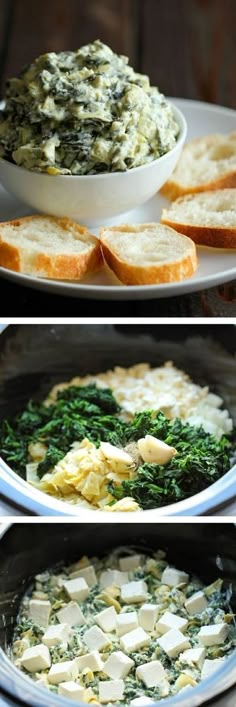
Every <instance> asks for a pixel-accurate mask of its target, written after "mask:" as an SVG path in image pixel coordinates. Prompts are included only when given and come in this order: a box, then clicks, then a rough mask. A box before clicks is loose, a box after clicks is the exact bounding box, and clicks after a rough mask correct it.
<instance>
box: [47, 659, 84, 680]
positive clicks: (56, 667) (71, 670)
mask: <svg viewBox="0 0 236 707" xmlns="http://www.w3.org/2000/svg"><path fill="white" fill-rule="evenodd" d="M78 673H79V668H78V666H77V663H76V660H65V661H64V663H54V664H53V665H52V666H51V668H50V670H49V673H48V682H50V685H59V683H60V682H71V680H76V678H77V677H78Z"/></svg>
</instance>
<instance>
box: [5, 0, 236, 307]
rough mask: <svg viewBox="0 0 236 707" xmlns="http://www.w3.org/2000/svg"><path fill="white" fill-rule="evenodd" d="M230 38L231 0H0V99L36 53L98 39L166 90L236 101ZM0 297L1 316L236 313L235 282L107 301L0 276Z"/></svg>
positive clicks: (234, 26) (233, 33) (234, 12)
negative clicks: (147, 297)
mask: <svg viewBox="0 0 236 707" xmlns="http://www.w3.org/2000/svg"><path fill="white" fill-rule="evenodd" d="M235 37H236V0H40V1H39V0H38V1H36V0H0V99H1V98H2V97H3V95H4V84H5V79H6V78H7V77H10V76H14V75H16V74H18V72H19V70H20V68H21V67H22V66H23V65H25V64H27V63H28V62H30V61H31V60H32V59H34V58H35V57H36V56H38V55H39V54H41V53H43V52H48V51H56V52H57V51H60V50H66V49H76V48H77V47H79V46H81V45H82V44H84V43H87V42H89V41H93V40H94V39H95V38H100V39H101V40H102V41H104V42H106V43H107V44H109V45H110V46H111V47H112V49H113V50H114V51H116V52H120V53H124V54H126V55H128V56H129V57H130V62H131V64H132V65H133V66H134V67H135V69H136V70H138V71H141V72H143V73H147V74H148V75H149V76H150V78H151V81H152V83H153V84H155V85H158V86H159V88H160V90H161V91H163V93H165V94H166V95H172V96H178V97H184V98H191V99H197V100H199V99H200V100H203V101H208V102H212V103H219V104H222V105H225V106H230V107H233V108H235V107H236V81H235V53H236V52H235ZM235 127H236V126H235ZM0 220H1V214H0ZM1 298H2V299H3V300H4V316H14V317H18V316H36V317H37V316H45V315H46V316H67V315H68V316H86V315H87V316H90V315H91V316H96V315H97V316H101V315H103V316H105V315H111V314H112V316H134V317H135V316H144V315H147V316H150V315H152V316H155V315H156V316H163V317H168V316H178V317H185V316H195V317H197V316H235V314H236V286H234V285H233V284H232V286H231V287H229V286H225V287H223V286H222V287H221V288H216V290H215V291H211V292H210V293H209V295H208V293H199V294H198V293H196V294H194V295H184V296H181V297H175V298H171V299H166V300H163V299H162V300H153V301H151V302H150V301H149V300H147V301H143V302H142V301H139V302H132V301H131V302H119V301H114V302H111V303H109V302H103V301H100V302H99V301H93V300H79V299H75V298H68V299H67V298H66V297H63V296H59V295H52V294H48V293H43V292H42V293H40V292H37V291H34V290H30V289H27V288H25V287H22V286H19V285H18V284H17V285H15V284H13V283H11V282H7V281H6V280H2V282H1Z"/></svg>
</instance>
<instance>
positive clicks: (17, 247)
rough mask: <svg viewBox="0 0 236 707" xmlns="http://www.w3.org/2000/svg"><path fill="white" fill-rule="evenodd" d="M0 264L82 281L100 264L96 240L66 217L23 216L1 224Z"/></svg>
mask: <svg viewBox="0 0 236 707" xmlns="http://www.w3.org/2000/svg"><path fill="white" fill-rule="evenodd" d="M0 265H1V266H3V267H4V268H9V270H15V271H16V272H22V273H26V274H28V275H34V276H36V277H49V278H57V279H63V280H64V279H67V280H81V278H82V277H84V275H86V274H87V273H88V272H94V271H96V270H99V269H100V268H101V267H102V265H103V258H102V252H101V248H100V245H99V241H98V239H97V238H95V237H94V236H91V235H90V233H89V231H88V230H87V229H86V228H84V226H79V224H78V223H75V222H74V221H71V220H70V219H68V218H56V217H54V216H42V215H37V216H26V217H24V218H19V219H15V220H14V221H7V222H5V223H0Z"/></svg>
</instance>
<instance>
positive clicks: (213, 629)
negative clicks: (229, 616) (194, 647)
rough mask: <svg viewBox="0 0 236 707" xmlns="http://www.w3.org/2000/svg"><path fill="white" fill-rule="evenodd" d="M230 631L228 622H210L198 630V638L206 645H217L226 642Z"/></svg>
mask: <svg viewBox="0 0 236 707" xmlns="http://www.w3.org/2000/svg"><path fill="white" fill-rule="evenodd" d="M228 633H229V627H228V626H227V624H224V623H221V624H209V626H202V628H201V629H200V631H199V632H198V634H197V635H198V639H199V641H200V643H203V645H204V646H215V645H218V644H221V643H224V641H225V639H226V638H227V636H228Z"/></svg>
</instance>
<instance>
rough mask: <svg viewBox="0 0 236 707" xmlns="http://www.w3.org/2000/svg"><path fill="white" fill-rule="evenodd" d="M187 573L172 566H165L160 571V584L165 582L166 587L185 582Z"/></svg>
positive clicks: (187, 578)
mask: <svg viewBox="0 0 236 707" xmlns="http://www.w3.org/2000/svg"><path fill="white" fill-rule="evenodd" d="M188 580H189V575H188V574H187V573H186V572H182V571H181V570H176V569H175V568H174V567H166V568H165V569H164V572H162V576H161V581H162V584H167V585H168V587H177V586H178V585H179V584H187V583H188Z"/></svg>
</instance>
